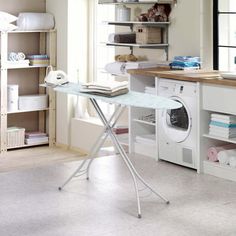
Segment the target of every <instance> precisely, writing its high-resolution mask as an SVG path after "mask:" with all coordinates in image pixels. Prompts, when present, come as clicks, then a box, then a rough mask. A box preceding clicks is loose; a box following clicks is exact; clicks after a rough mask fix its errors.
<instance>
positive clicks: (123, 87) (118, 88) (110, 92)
mask: <svg viewBox="0 0 236 236" xmlns="http://www.w3.org/2000/svg"><path fill="white" fill-rule="evenodd" d="M80 91H81V92H84V93H92V94H98V95H103V96H107V97H114V96H118V95H121V94H125V93H128V92H129V89H128V83H127V82H126V81H124V82H118V81H106V82H92V83H85V84H81V87H80Z"/></svg>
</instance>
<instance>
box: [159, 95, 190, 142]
mask: <svg viewBox="0 0 236 236" xmlns="http://www.w3.org/2000/svg"><path fill="white" fill-rule="evenodd" d="M170 99H172V100H174V101H177V102H180V103H181V104H182V105H183V106H182V107H181V108H178V109H170V110H165V111H163V113H162V117H161V119H162V122H161V123H162V125H163V130H164V132H165V134H166V135H167V137H168V138H169V139H170V140H172V141H174V142H177V143H181V142H184V141H185V140H186V139H187V138H188V136H189V134H190V131H191V127H192V118H191V115H190V111H189V109H188V107H187V106H186V104H185V103H184V101H183V100H182V99H181V98H179V97H170Z"/></svg>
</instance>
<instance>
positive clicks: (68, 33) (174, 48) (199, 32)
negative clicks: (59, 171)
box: [35, 0, 212, 145]
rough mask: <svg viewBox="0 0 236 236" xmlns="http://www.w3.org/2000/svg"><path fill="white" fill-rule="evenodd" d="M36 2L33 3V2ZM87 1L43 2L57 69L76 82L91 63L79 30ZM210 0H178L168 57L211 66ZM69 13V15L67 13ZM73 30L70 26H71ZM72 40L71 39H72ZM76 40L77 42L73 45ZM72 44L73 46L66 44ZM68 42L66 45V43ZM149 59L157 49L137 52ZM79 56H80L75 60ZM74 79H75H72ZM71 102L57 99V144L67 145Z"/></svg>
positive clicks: (85, 23) (85, 24)
mask: <svg viewBox="0 0 236 236" xmlns="http://www.w3.org/2000/svg"><path fill="white" fill-rule="evenodd" d="M35 1H36V0H35ZM86 3H87V0H79V1H78V0H60V4H58V0H47V4H46V8H47V11H48V12H51V13H53V14H54V15H55V19H56V28H57V39H58V41H57V46H58V47H57V48H58V49H57V50H58V53H57V54H58V58H57V67H58V69H62V70H65V71H66V72H67V73H68V74H69V75H71V76H72V77H71V80H74V81H76V80H77V79H78V77H77V70H79V79H80V80H83V78H87V76H88V75H89V72H88V67H87V66H86V63H87V62H88V61H89V60H91V58H88V55H87V53H86V50H85V48H86V46H87V43H88V31H86V33H85V34H86V35H80V32H81V29H82V27H85V28H86V27H87V28H88V19H87V18H86V17H85V15H86V14H84V13H86V11H88V9H87V4H86ZM211 6H212V0H178V3H177V6H176V7H174V8H173V10H172V13H171V17H170V21H171V25H170V27H169V44H170V47H169V58H170V59H172V58H173V56H175V55H193V56H194V55H196V56H201V57H202V58H203V62H204V65H206V66H207V67H208V68H210V67H211V65H212V49H211V46H212V17H211V16H212V8H211ZM68 11H69V14H68ZM75 21H77V22H78V24H77V27H75V28H71V27H70V26H71V25H72V24H70V22H75ZM73 27H74V24H73ZM73 38H74V39H73ZM76 41H78V43H77V44H76ZM69 42H74V43H71V44H70V43H69ZM68 43H69V44H68ZM138 53H143V54H145V55H146V56H147V57H148V58H149V59H157V56H161V59H164V55H163V52H161V51H160V50H140V51H139V52H138ZM78 55H80V56H81V57H79V56H78ZM75 77H76V79H75ZM72 111H73V109H72V103H71V101H70V99H68V97H67V96H65V95H60V96H58V99H57V117H58V118H57V142H58V143H61V144H66V145H70V131H69V130H70V120H71V116H72V114H73V112H72Z"/></svg>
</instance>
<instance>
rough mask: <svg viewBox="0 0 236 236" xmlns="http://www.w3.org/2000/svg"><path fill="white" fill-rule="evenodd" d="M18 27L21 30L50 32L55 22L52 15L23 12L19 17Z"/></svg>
mask: <svg viewBox="0 0 236 236" xmlns="http://www.w3.org/2000/svg"><path fill="white" fill-rule="evenodd" d="M17 26H18V27H19V30H50V29H53V28H54V26H55V22H54V17H53V15H52V14H50V13H35V12H22V13H20V14H19V16H18V20H17Z"/></svg>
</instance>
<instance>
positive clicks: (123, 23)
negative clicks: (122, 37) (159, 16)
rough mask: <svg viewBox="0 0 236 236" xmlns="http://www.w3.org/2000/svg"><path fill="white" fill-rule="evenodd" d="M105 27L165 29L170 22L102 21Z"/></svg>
mask: <svg viewBox="0 0 236 236" xmlns="http://www.w3.org/2000/svg"><path fill="white" fill-rule="evenodd" d="M103 23H104V24H106V25H119V26H129V27H131V26H133V25H145V26H153V27H154V26H155V27H163V28H164V27H167V26H168V25H169V24H170V22H169V21H168V22H151V21H146V22H142V21H104V22H103Z"/></svg>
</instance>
